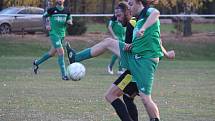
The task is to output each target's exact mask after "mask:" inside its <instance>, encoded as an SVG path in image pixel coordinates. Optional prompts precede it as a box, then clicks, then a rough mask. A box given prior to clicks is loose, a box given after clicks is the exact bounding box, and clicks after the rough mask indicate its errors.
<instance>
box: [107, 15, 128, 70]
mask: <svg viewBox="0 0 215 121" xmlns="http://www.w3.org/2000/svg"><path fill="white" fill-rule="evenodd" d="M108 30H109V32H110V33H111V35H112V37H113V38H114V39H116V40H119V41H124V40H125V27H123V26H122V24H121V23H120V22H119V21H117V18H116V16H115V15H114V16H113V17H112V18H111V20H110V21H109V25H108ZM117 58H118V57H117V56H116V55H114V54H113V55H112V58H111V62H110V64H109V65H108V69H107V70H108V73H109V74H114V72H113V65H114V63H115V61H116V60H117ZM117 73H118V74H122V73H123V70H122V67H121V65H120V59H119V63H118V72H117Z"/></svg>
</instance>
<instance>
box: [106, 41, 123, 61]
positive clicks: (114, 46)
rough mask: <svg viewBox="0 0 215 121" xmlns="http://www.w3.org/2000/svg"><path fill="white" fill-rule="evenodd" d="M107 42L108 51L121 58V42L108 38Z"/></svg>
mask: <svg viewBox="0 0 215 121" xmlns="http://www.w3.org/2000/svg"><path fill="white" fill-rule="evenodd" d="M106 42H107V43H108V47H107V48H108V50H110V51H111V52H113V53H114V54H115V55H117V56H118V57H120V49H119V41H118V40H115V39H112V38H107V39H106Z"/></svg>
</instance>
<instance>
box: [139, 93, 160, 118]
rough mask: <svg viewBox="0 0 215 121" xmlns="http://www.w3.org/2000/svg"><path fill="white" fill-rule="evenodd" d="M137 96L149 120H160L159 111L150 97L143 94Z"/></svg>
mask: <svg viewBox="0 0 215 121" xmlns="http://www.w3.org/2000/svg"><path fill="white" fill-rule="evenodd" d="M139 95H140V97H141V100H142V102H143V104H144V106H145V109H146V111H147V113H148V115H149V118H150V119H153V121H156V120H159V119H160V114H159V110H158V107H157V105H156V104H155V103H154V101H153V100H152V98H151V95H145V94H144V93H139Z"/></svg>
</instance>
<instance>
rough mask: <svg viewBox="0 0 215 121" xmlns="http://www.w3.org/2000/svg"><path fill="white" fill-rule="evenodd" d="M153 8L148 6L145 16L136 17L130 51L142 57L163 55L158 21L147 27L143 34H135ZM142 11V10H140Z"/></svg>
mask: <svg viewBox="0 0 215 121" xmlns="http://www.w3.org/2000/svg"><path fill="white" fill-rule="evenodd" d="M153 10H155V8H149V9H148V10H147V13H146V16H145V17H143V16H142V17H141V15H140V17H139V18H138V21H137V24H136V26H135V28H134V31H133V39H132V52H133V53H135V54H138V55H140V56H142V57H143V58H157V57H161V56H163V53H162V50H161V46H160V44H161V43H160V21H159V20H158V21H156V23H154V24H153V25H151V26H150V27H149V28H147V29H146V30H145V32H144V36H142V37H137V36H136V34H137V32H138V31H139V30H140V28H141V27H142V26H143V24H144V23H145V22H146V19H147V18H148V16H149V15H150V14H151V12H152V11H153ZM141 13H142V12H141Z"/></svg>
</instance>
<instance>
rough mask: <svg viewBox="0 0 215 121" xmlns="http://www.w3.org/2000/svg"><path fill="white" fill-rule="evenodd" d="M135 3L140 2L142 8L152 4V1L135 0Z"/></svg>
mask: <svg viewBox="0 0 215 121" xmlns="http://www.w3.org/2000/svg"><path fill="white" fill-rule="evenodd" d="M136 1H139V2H141V3H142V4H143V6H149V5H150V4H151V3H152V2H153V0H152V1H151V2H150V1H148V0H136Z"/></svg>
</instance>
